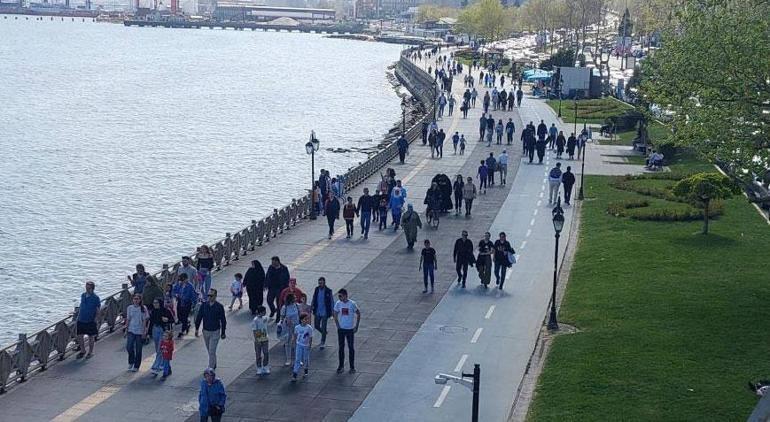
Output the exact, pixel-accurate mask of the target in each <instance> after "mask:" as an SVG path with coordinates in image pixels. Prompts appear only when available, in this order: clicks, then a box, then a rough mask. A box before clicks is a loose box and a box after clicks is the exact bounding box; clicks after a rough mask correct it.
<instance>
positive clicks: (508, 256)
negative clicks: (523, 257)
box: [506, 252, 516, 265]
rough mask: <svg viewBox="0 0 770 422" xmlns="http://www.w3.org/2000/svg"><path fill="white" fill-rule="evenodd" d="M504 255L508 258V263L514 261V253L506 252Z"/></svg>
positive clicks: (510, 263)
mask: <svg viewBox="0 0 770 422" xmlns="http://www.w3.org/2000/svg"><path fill="white" fill-rule="evenodd" d="M506 257H507V258H508V263H509V265H513V264H515V263H516V254H514V253H513V252H508V253H506Z"/></svg>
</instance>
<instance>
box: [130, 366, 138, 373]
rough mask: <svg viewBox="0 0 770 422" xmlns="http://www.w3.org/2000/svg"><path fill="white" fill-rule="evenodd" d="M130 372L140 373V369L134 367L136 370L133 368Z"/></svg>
mask: <svg viewBox="0 0 770 422" xmlns="http://www.w3.org/2000/svg"><path fill="white" fill-rule="evenodd" d="M130 371H131V372H139V368H136V367H134V368H131V369H130Z"/></svg>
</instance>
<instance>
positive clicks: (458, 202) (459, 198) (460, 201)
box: [455, 195, 463, 214]
mask: <svg viewBox="0 0 770 422" xmlns="http://www.w3.org/2000/svg"><path fill="white" fill-rule="evenodd" d="M462 208H463V196H462V195H455V212H456V213H458V214H459V213H460V210H461V209H462Z"/></svg>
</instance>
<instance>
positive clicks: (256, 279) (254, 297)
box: [243, 259, 265, 315]
mask: <svg viewBox="0 0 770 422" xmlns="http://www.w3.org/2000/svg"><path fill="white" fill-rule="evenodd" d="M243 284H244V285H245V286H246V294H248V295H249V310H250V311H251V315H256V314H257V308H258V307H260V306H262V302H263V301H264V291H265V270H264V268H262V264H261V263H260V262H259V261H258V260H256V259H255V260H252V261H251V267H249V269H248V270H246V275H245V276H244V277H243Z"/></svg>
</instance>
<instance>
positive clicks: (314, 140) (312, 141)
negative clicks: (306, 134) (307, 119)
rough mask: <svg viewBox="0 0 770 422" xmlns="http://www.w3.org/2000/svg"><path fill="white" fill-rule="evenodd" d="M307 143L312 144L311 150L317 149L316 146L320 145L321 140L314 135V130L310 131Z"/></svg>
mask: <svg viewBox="0 0 770 422" xmlns="http://www.w3.org/2000/svg"><path fill="white" fill-rule="evenodd" d="M308 143H309V144H311V145H312V148H313V151H318V148H320V146H321V141H319V140H318V138H316V137H315V131H314V130H311V131H310V142H308ZM308 154H310V152H308Z"/></svg>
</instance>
